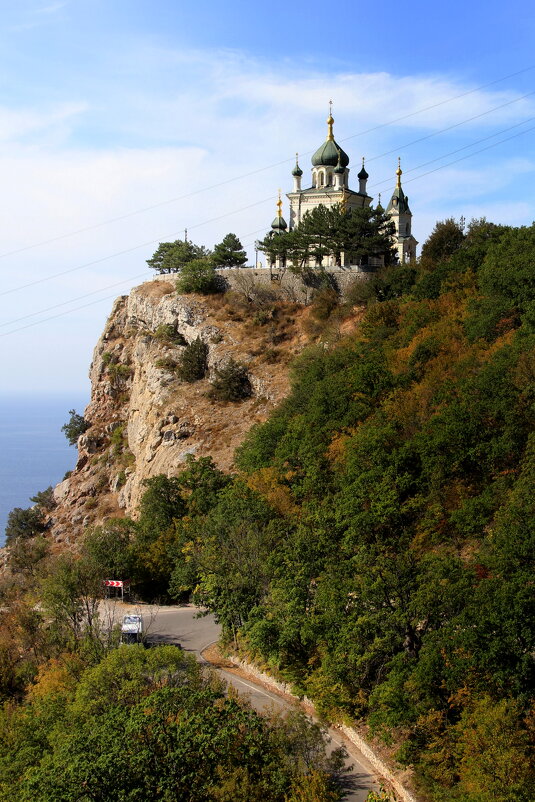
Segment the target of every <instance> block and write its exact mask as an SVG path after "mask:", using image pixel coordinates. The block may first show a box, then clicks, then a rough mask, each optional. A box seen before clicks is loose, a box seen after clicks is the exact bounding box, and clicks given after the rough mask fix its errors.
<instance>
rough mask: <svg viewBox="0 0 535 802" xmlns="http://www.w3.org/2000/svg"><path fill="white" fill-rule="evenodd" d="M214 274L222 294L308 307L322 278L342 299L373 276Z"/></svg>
mask: <svg viewBox="0 0 535 802" xmlns="http://www.w3.org/2000/svg"><path fill="white" fill-rule="evenodd" d="M216 272H217V275H218V276H219V278H220V281H221V285H222V288H224V289H226V290H237V291H239V292H243V293H245V294H246V295H248V296H251V297H254V296H255V295H258V294H260V293H273V296H274V299H275V298H280V299H281V300H285V301H290V302H294V303H303V304H307V303H310V300H311V297H312V295H313V293H314V291H315V289H316V288H317V286H319V282H320V281H322V280H323V281H325V278H326V279H327V280H328V282H329V283H330V285H331V286H332V287H333V288H334V289H336V290H337V291H338V292H339V293H340V294H341V295H343V294H344V293H345V292H346V291H347V289H348V287H350V286H351V285H352V284H354V282H355V281H365V280H366V279H367V278H369V277H370V276H372V275H374V273H373V272H372V271H370V272H368V271H364V270H360V269H358V268H348V269H346V270H343V269H340V268H330V269H326V270H325V271H324V272H320V271H314V270H311V271H310V272H309V274H308V278H307V279H305V280H303V278H301V276H296V275H295V274H294V273H291V272H290V271H289V270H285V271H281V270H269V269H268V268H265V267H263V268H252V267H243V268H231V269H229V270H224V269H218V270H217V271H216ZM178 277H179V274H177V273H162V274H160V273H158V274H157V275H156V276H154V279H157V280H158V281H172V282H175V281H176V280H177V279H178Z"/></svg>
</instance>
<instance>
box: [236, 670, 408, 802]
mask: <svg viewBox="0 0 535 802" xmlns="http://www.w3.org/2000/svg"><path fill="white" fill-rule="evenodd" d="M229 659H230V661H231V662H232V663H234V665H235V666H237V667H238V668H241V669H242V670H243V671H246V672H247V673H249V674H251V675H252V676H254V677H256V678H257V679H259V680H260V681H261V682H263V683H264V684H266V685H268V686H269V687H271V688H273V689H274V690H277V691H279V692H280V693H284V694H286V695H287V696H291V697H292V698H293V699H295V700H296V701H297V700H298V701H300V702H301V703H303V704H305V705H306V706H307V707H309V708H311V709H312V710H313V711H315V707H314V703H313V702H312V701H311V700H310V699H308V698H307V697H306V696H305V697H297V696H296V695H295V694H294V693H292V690H291V686H290V685H289V684H288V683H286V682H279V681H278V680H276V679H274V678H273V677H272V676H270V674H266V673H265V672H264V671H261V670H260V669H259V668H257V667H256V666H255V665H253V664H252V663H248V662H247V661H246V660H240V659H238V658H237V657H232V656H231V657H230V658H229ZM331 726H333V727H335V728H336V729H338V730H340V732H342V733H343V734H344V735H345V736H346V738H348V740H350V741H351V743H353V744H355V746H356V747H357V749H358V750H359V751H360V752H362V754H363V755H364V757H365V758H366V760H368V761H369V762H370V763H371V765H372V766H373V767H374V769H375V770H376V771H377V773H378V774H379V775H380V776H381V777H383V778H384V779H385V780H386V781H387V782H388V784H389V785H390V786H391V787H392V789H393V790H394V792H395V794H396V802H418V800H417V799H416V797H414V796H413V795H412V794H411V793H410V792H409V791H408V790H407V789H406V788H405V787H404V785H403V784H402V782H401V781H400V780H399V778H398V777H396V776H395V774H394V773H393V772H392V770H391V769H390V768H389V767H388V766H387V765H386V763H384V761H383V760H381V758H380V757H379V756H378V755H376V754H375V752H374V751H373V749H372V747H371V746H370V745H369V744H368V743H366V741H365V740H364V738H362V736H361V735H359V734H358V732H357V731H356V730H355V729H353V727H347V726H346V725H345V724H334V725H331Z"/></svg>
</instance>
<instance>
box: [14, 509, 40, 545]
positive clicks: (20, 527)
mask: <svg viewBox="0 0 535 802" xmlns="http://www.w3.org/2000/svg"><path fill="white" fill-rule="evenodd" d="M45 529H46V526H45V523H44V521H43V515H42V513H41V510H40V509H39V508H38V507H28V508H27V509H24V510H23V509H22V508H21V507H15V509H13V510H11V512H10V513H9V515H8V516H7V526H6V543H7V545H9V544H10V543H12V542H13V541H15V540H17V539H18V538H29V537H35V536H36V535H40V534H41V533H42V532H44V531H45Z"/></svg>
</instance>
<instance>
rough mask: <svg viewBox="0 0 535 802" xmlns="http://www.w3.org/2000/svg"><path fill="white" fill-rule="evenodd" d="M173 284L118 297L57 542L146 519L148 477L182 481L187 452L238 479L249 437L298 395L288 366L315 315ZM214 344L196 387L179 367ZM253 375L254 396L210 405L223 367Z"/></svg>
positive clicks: (63, 494)
mask: <svg viewBox="0 0 535 802" xmlns="http://www.w3.org/2000/svg"><path fill="white" fill-rule="evenodd" d="M172 279H173V277H171V276H162V277H159V278H158V279H154V280H152V281H148V282H146V283H144V284H142V285H141V286H139V287H136V288H135V289H133V290H132V292H131V293H130V295H128V296H122V297H120V298H118V299H117V300H116V301H115V303H114V306H113V309H112V312H111V315H110V317H109V319H108V321H107V323H106V326H105V329H104V332H103V334H102V336H101V338H100V339H99V341H98V343H97V346H96V348H95V352H94V357H93V362H92V364H91V368H90V378H91V387H92V389H91V401H90V403H89V406H88V407H87V409H86V410H85V413H84V417H85V418H86V420H87V421H88V422H89V424H90V427H89V428H88V430H87V431H86V432H85V434H83V435H82V436H81V437H80V438H79V441H78V460H77V463H76V467H75V469H74V470H73V472H72V474H71V475H70V476H69V477H68V478H67V479H65V480H64V481H63V482H61V483H60V484H59V485H58V486H57V487H56V489H55V498H56V501H57V507H56V509H55V510H54V513H53V516H54V517H53V520H52V522H51V523H52V526H51V533H52V536H53V537H54V539H55V540H56V542H58V543H59V542H63V543H67V544H69V543H74V542H75V541H76V539H77V538H78V537H79V535H80V534H81V532H82V531H83V529H84V528H85V527H86V526H89V525H92V524H94V523H98V522H101V521H102V520H104V519H105V518H107V517H110V516H121V515H133V516H135V514H136V508H137V506H138V503H139V500H140V497H141V495H142V493H143V489H144V488H143V481H144V479H146V478H148V477H151V476H155V475H157V474H160V473H164V474H166V475H168V476H172V475H175V474H176V473H178V472H179V471H180V470H181V466H182V464H183V462H184V460H185V458H186V455H187V454H194V455H196V456H206V455H211V456H212V458H213V459H214V461H215V462H216V464H217V465H218V466H219V467H220V468H222V469H223V470H227V471H228V470H232V461H233V454H234V450H235V448H236V446H237V445H238V444H239V443H240V442H241V441H242V439H243V437H244V435H245V433H246V432H247V431H248V429H249V428H250V427H251V426H252V425H253V424H254V423H256V422H258V421H262V420H265V419H266V417H267V416H268V414H269V412H270V411H271V409H272V408H273V407H274V406H275V405H276V404H277V403H278V402H279V401H280V400H281V399H282V398H283V397H284V395H285V394H286V393H287V392H288V362H289V361H290V360H291V358H292V357H293V356H294V355H295V354H297V353H298V352H299V351H300V350H301V349H302V348H303V347H304V345H305V344H306V342H307V340H308V338H307V336H306V335H305V334H304V332H303V328H302V327H303V322H304V321H306V318H307V315H308V312H309V310H307V309H306V308H304V307H303V306H301V305H298V304H295V303H291V302H288V301H278V302H277V301H275V302H274V303H273V302H266V303H264V304H263V305H262V304H260V305H258V304H255V305H252V304H250V303H248V302H247V299H246V298H245V297H244V296H243V295H240V294H239V293H227V294H226V295H221V296H207V297H200V296H192V295H186V296H184V295H182V296H181V295H178V294H177V293H176V291H175V286H174V281H173V280H172ZM197 338H200V340H201V341H202V342H203V343H205V344H206V346H207V350H208V375H207V376H206V378H205V379H202V380H200V381H196V382H192V383H188V382H185V381H181V380H180V379H179V378H178V377H177V373H176V370H175V369H174V365H175V364H176V363H177V361H178V360H179V359H180V355H181V353H182V352H183V350H184V348H185V347H186V345H187V344H191V343H192V342H193V341H194V340H196V339H197ZM231 358H233V359H234V360H236V361H239V362H241V363H243V364H245V365H247V367H248V370H249V376H250V381H251V385H252V388H253V394H252V396H251V397H250V398H247V399H245V400H242V401H240V402H216V401H212V400H211V399H210V398H208V391H209V389H210V382H211V380H212V379H213V377H214V375H215V372H216V370H217V369H218V368H220V367H222V366H224V365H225V363H227V362H228V361H229V360H230V359H231Z"/></svg>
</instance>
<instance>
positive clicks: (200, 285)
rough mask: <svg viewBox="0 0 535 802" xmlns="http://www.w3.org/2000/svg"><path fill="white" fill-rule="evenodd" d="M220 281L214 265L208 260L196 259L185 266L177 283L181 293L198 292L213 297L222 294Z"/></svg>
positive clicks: (178, 290)
mask: <svg viewBox="0 0 535 802" xmlns="http://www.w3.org/2000/svg"><path fill="white" fill-rule="evenodd" d="M220 288H221V286H220V281H219V279H218V276H217V273H216V271H215V268H214V266H213V264H212V263H211V262H210V261H209V260H208V259H194V260H193V261H192V262H188V263H187V264H185V265H184V267H183V268H182V270H181V271H180V278H179V279H178V281H177V283H176V289H177V292H179V293H186V294H187V293H190V292H198V293H200V294H201V295H211V294H212V293H215V292H220Z"/></svg>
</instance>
